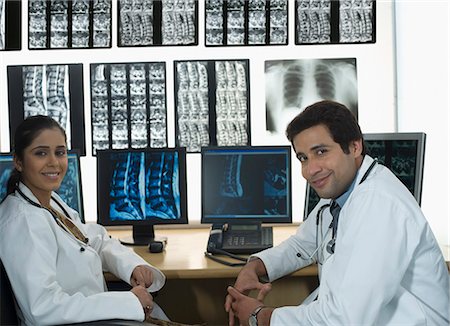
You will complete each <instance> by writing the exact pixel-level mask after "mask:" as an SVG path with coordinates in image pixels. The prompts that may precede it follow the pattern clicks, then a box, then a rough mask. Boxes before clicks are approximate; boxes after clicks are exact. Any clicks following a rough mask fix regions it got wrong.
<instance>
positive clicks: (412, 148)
mask: <svg viewBox="0 0 450 326" xmlns="http://www.w3.org/2000/svg"><path fill="white" fill-rule="evenodd" d="M425 140H426V134H425V133H422V132H416V133H375V134H364V145H365V147H366V151H367V154H369V155H370V156H371V157H373V158H377V159H378V162H379V163H381V164H383V165H385V166H386V167H388V168H389V169H390V170H391V171H392V172H393V173H394V174H395V175H396V176H397V177H398V178H399V179H400V181H401V182H402V183H403V184H404V185H405V186H406V188H408V190H409V191H410V192H411V194H413V196H414V198H415V199H416V201H417V202H418V203H419V205H420V204H421V200H422V179H423V166H424V160H425ZM319 200H320V198H319V196H318V195H317V193H316V192H315V191H314V189H312V188H311V187H310V186H309V184H308V185H307V186H306V196H305V209H304V215H303V219H306V218H307V217H308V215H309V213H310V212H311V211H312V210H313V209H314V207H315V206H316V205H317V203H318V202H319Z"/></svg>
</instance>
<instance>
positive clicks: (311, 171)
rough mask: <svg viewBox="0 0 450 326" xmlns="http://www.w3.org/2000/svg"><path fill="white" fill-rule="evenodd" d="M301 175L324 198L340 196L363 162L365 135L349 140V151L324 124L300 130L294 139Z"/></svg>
mask: <svg viewBox="0 0 450 326" xmlns="http://www.w3.org/2000/svg"><path fill="white" fill-rule="evenodd" d="M292 144H293V146H294V150H295V153H296V156H297V158H298V159H299V161H300V162H301V164H302V175H303V177H304V178H305V179H306V181H307V182H308V183H309V184H310V185H311V187H312V188H313V189H314V190H315V191H316V192H317V194H318V195H319V196H320V197H321V198H333V199H335V198H338V197H339V196H340V195H342V194H343V193H344V192H345V191H346V190H347V189H348V187H349V186H350V185H351V183H352V182H353V179H354V178H355V176H356V172H357V171H358V169H359V167H360V166H361V163H362V160H363V156H362V155H361V152H362V139H360V140H358V141H351V142H350V143H349V153H348V154H346V153H344V151H343V150H342V148H341V146H340V145H339V144H338V143H336V142H335V141H334V140H333V138H332V136H331V134H330V132H329V130H328V128H327V127H326V126H325V125H322V124H320V125H316V126H313V127H311V128H308V129H305V130H303V131H302V132H300V133H299V134H297V135H296V136H295V137H294V138H293V141H292Z"/></svg>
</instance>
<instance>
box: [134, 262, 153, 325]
mask: <svg viewBox="0 0 450 326" xmlns="http://www.w3.org/2000/svg"><path fill="white" fill-rule="evenodd" d="M152 283H153V272H152V270H151V268H150V267H148V266H146V265H139V266H136V268H135V269H134V270H133V273H132V274H131V279H130V284H131V286H132V287H133V288H132V289H131V292H133V294H134V295H135V296H137V298H138V299H139V302H140V303H141V305H142V308H143V309H144V313H145V319H148V318H149V317H150V314H151V313H152V311H153V297H152V295H151V294H150V293H149V292H148V290H147V288H149V287H150V285H152Z"/></svg>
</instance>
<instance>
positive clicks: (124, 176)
mask: <svg viewBox="0 0 450 326" xmlns="http://www.w3.org/2000/svg"><path fill="white" fill-rule="evenodd" d="M97 193H98V197H97V206H98V223H99V224H102V225H105V226H111V225H132V226H133V237H132V238H128V239H121V241H122V242H123V243H126V244H135V245H145V244H149V243H151V242H153V241H155V240H156V239H155V234H154V229H153V226H154V225H156V224H187V223H188V219H187V192H186V151H185V149H184V148H146V149H140V150H130V149H126V150H110V149H108V150H99V151H98V152H97Z"/></svg>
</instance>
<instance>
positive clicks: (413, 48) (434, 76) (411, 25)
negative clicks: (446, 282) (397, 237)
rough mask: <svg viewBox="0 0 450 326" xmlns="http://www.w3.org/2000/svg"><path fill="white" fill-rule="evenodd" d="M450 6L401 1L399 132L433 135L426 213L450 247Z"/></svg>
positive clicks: (429, 142) (398, 3)
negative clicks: (418, 132)
mask: <svg viewBox="0 0 450 326" xmlns="http://www.w3.org/2000/svg"><path fill="white" fill-rule="evenodd" d="M449 10H450V1H449V0H439V1H424V0H422V1H415V0H397V1H396V3H395V13H396V15H395V16H396V35H397V39H396V43H397V95H398V98H397V103H398V130H399V131H404V132H406V131H423V132H425V133H426V134H427V143H426V157H425V171H424V184H423V195H422V209H423V211H424V213H425V216H426V217H427V219H428V221H429V223H430V225H431V228H432V229H433V232H434V234H435V236H436V237H437V239H438V241H439V242H440V243H442V244H447V245H450V210H449V207H450V204H449V203H450V200H449V199H450V193H449V185H450V173H449V169H450V164H449V162H450V160H449V155H450V154H449V153H450V150H449V149H450V142H449V139H450V134H449V130H450V127H449V109H450V106H449V104H450V101H449V94H450V83H449V73H450V72H449V61H450V53H449V44H450V43H449V39H450V35H449V30H450V25H449V16H450V13H449Z"/></svg>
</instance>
